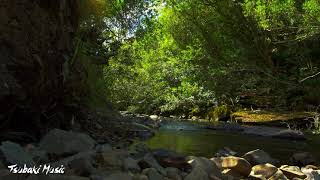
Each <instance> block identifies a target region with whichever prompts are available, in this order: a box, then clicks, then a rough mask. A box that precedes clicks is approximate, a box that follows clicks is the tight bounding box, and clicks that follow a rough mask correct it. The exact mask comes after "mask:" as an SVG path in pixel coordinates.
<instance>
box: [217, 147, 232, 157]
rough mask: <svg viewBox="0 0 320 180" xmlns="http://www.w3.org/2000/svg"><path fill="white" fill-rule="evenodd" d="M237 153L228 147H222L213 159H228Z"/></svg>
mask: <svg viewBox="0 0 320 180" xmlns="http://www.w3.org/2000/svg"><path fill="white" fill-rule="evenodd" d="M236 154H237V152H235V151H233V150H232V149H230V148H228V147H223V148H222V149H219V150H218V152H217V153H216V154H215V155H214V156H215V157H228V156H235V155H236Z"/></svg>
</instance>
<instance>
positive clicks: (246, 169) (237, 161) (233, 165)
mask: <svg viewBox="0 0 320 180" xmlns="http://www.w3.org/2000/svg"><path fill="white" fill-rule="evenodd" d="M221 160H222V162H221V167H222V168H224V169H232V170H234V171H236V172H238V173H239V174H240V175H242V176H245V177H246V176H248V175H249V174H250V172H251V165H250V163H249V162H248V161H247V160H245V159H244V158H240V157H234V156H229V157H224V158H222V159H221Z"/></svg>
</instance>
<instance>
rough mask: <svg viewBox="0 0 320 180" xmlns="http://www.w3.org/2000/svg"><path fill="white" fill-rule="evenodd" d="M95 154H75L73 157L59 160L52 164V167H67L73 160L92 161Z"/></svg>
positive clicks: (91, 152) (93, 152)
mask: <svg viewBox="0 0 320 180" xmlns="http://www.w3.org/2000/svg"><path fill="white" fill-rule="evenodd" d="M95 155H96V152H95V151H93V150H92V151H87V152H80V153H78V154H75V155H73V156H69V157H67V158H64V159H61V160H59V161H57V162H54V163H53V164H52V165H53V166H60V165H64V166H69V165H70V163H71V162H72V161H74V160H78V159H89V160H90V161H93V160H94V159H95V157H94V156H95Z"/></svg>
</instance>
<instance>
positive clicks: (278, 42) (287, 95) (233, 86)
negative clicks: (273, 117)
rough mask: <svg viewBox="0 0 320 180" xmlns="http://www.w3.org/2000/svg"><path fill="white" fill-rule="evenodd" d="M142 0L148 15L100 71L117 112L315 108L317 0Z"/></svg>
mask: <svg viewBox="0 0 320 180" xmlns="http://www.w3.org/2000/svg"><path fill="white" fill-rule="evenodd" d="M146 2H148V3H150V4H152V6H150V7H149V8H148V9H149V10H150V12H149V13H150V15H146V16H145V17H147V18H140V20H139V23H138V22H135V23H134V24H136V25H137V26H135V27H131V29H132V28H133V29H132V33H130V34H126V35H125V36H124V38H123V39H122V40H121V46H120V47H119V51H118V53H117V55H116V56H115V57H113V58H111V60H110V61H109V66H106V67H105V69H104V74H105V79H106V81H107V88H108V95H109V98H110V99H111V101H112V102H113V103H115V104H116V105H117V106H118V108H119V109H121V110H130V111H135V112H147V113H163V114H180V115H185V116H188V115H190V116H193V115H205V114H207V112H208V111H210V109H211V108H212V107H214V106H215V105H217V104H229V105H231V106H233V107H236V106H240V105H243V106H253V105H254V106H256V107H263V108H275V107H277V108H283V109H292V108H293V109H297V108H298V109H299V108H301V109H308V107H315V106H317V105H319V102H320V97H319V93H317V90H318V89H319V86H320V84H319V78H318V77H317V72H318V71H319V55H320V54H319V53H320V51H319V50H320V43H319V37H320V4H319V1H317V0H306V1H295V0H272V1H267V0H245V1H238V0H235V1H231V0H230V1H215V0H200V1H199V0H184V1H180V0H167V1H161V2H158V1H154V2H151V1H146ZM146 11H147V10H145V12H146ZM146 19H147V20H146ZM313 75H314V76H313ZM309 76H310V77H309ZM252 97H253V98H252ZM244 100H245V102H244Z"/></svg>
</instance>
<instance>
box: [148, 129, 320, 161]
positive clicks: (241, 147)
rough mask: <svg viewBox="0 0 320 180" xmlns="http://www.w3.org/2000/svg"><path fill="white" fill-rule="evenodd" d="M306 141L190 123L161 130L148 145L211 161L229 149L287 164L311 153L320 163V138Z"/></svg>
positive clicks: (310, 138) (240, 153)
mask: <svg viewBox="0 0 320 180" xmlns="http://www.w3.org/2000/svg"><path fill="white" fill-rule="evenodd" d="M179 124H180V125H179ZM182 129H183V130H182ZM306 137H307V140H306V141H293V140H284V139H276V138H266V137H255V136H252V135H244V134H240V133H232V132H222V131H214V130H207V129H201V128H199V125H192V124H190V123H187V124H186V123H174V124H173V125H169V126H168V125H166V126H164V127H162V128H160V130H159V131H157V132H156V134H155V136H154V137H152V138H150V139H148V140H147V141H146V144H147V145H148V146H149V147H151V148H152V149H158V148H163V149H169V150H174V151H177V152H181V153H184V154H187V155H194V156H204V157H209V158H210V157H213V155H214V154H215V153H216V152H217V151H218V150H219V149H221V148H223V147H229V148H231V149H232V150H234V151H236V152H238V153H239V154H238V155H239V156H241V155H243V154H244V153H246V152H248V151H251V150H255V149H263V150H264V151H266V152H268V153H269V154H270V155H271V156H272V157H274V158H277V159H279V160H283V161H287V160H288V159H289V158H290V157H291V156H292V154H293V153H297V152H311V153H312V154H313V155H314V156H315V157H316V158H317V159H319V157H320V137H319V136H315V135H306Z"/></svg>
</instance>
